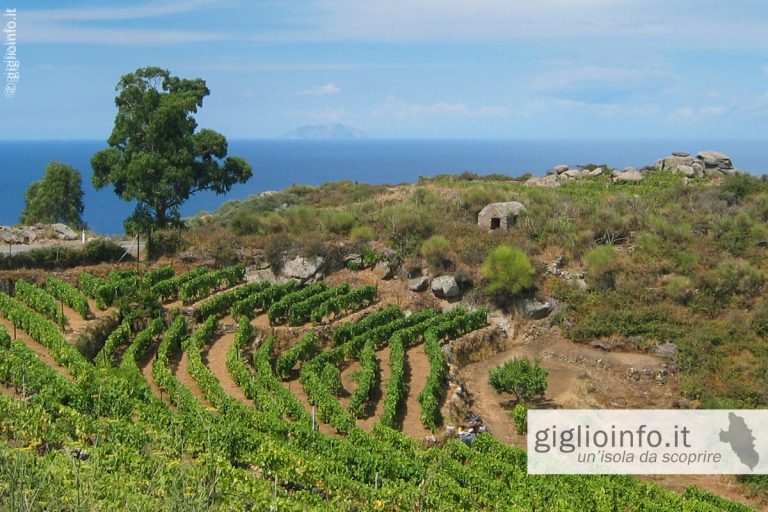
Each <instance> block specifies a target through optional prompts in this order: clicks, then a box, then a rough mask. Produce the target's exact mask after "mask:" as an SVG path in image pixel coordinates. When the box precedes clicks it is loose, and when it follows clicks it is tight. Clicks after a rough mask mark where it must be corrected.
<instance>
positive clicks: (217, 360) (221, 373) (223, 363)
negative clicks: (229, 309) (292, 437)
mask: <svg viewBox="0 0 768 512" xmlns="http://www.w3.org/2000/svg"><path fill="white" fill-rule="evenodd" d="M233 322H234V320H232V317H229V316H228V317H225V318H224V319H223V320H222V321H221V322H220V323H219V324H220V325H222V326H223V325H225V324H231V323H233ZM233 341H235V333H234V331H231V332H226V333H224V334H222V335H221V336H219V337H217V338H216V339H215V340H213V343H211V344H210V345H209V346H208V348H207V350H204V351H203V353H202V357H203V362H204V363H205V364H206V365H207V366H208V368H210V370H211V372H212V373H213V375H214V376H215V377H216V378H217V379H218V380H219V384H221V388H222V389H223V390H224V392H225V393H227V394H228V395H229V396H231V397H233V398H235V399H237V400H240V401H241V402H243V403H244V404H247V405H250V406H251V407H253V406H254V405H255V404H254V403H253V401H252V400H250V399H249V398H248V397H247V396H245V393H243V390H242V389H240V386H238V385H237V384H236V383H235V381H234V380H233V379H232V376H231V375H230V374H229V370H227V352H228V351H229V347H231V346H232V342H233Z"/></svg>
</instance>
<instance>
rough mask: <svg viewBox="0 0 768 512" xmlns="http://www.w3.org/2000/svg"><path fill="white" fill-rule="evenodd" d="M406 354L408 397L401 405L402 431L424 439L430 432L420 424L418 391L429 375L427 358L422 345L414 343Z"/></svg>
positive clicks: (419, 391)
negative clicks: (402, 405)
mask: <svg viewBox="0 0 768 512" xmlns="http://www.w3.org/2000/svg"><path fill="white" fill-rule="evenodd" d="M405 355H406V372H405V373H406V381H407V382H408V398H407V399H406V401H405V406H404V407H403V411H402V415H403V423H402V424H403V428H402V430H403V432H404V433H405V434H407V435H409V436H411V437H412V438H414V439H424V438H425V437H427V436H431V435H432V432H431V431H430V430H429V429H428V428H426V427H424V425H422V424H421V419H420V418H419V417H420V416H421V404H420V403H419V393H421V391H422V390H423V389H424V384H426V382H427V376H429V369H430V365H429V359H428V358H427V354H426V352H424V345H423V344H421V345H416V346H415V347H411V348H409V349H408V350H406V352H405Z"/></svg>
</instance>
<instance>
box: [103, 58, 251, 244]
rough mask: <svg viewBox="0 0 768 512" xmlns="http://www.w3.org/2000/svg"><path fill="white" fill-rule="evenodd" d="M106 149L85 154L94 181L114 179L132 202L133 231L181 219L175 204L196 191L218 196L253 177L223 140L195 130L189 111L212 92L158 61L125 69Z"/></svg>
mask: <svg viewBox="0 0 768 512" xmlns="http://www.w3.org/2000/svg"><path fill="white" fill-rule="evenodd" d="M116 91H117V97H116V98H115V105H117V116H116V117H115V125H114V128H113V130H112V134H111V135H110V136H109V139H108V140H107V142H108V144H109V147H108V148H107V149H104V150H102V151H99V152H98V153H96V154H95V155H94V156H93V158H92V159H91V166H92V167H93V171H94V174H93V185H94V187H96V188H97V189H101V188H103V187H106V186H107V185H113V187H114V190H115V193H116V194H117V195H118V196H120V197H121V198H122V199H124V200H126V201H136V202H137V204H136V208H135V210H134V212H133V214H132V215H131V217H129V218H128V219H126V221H125V227H126V230H127V231H129V232H136V231H142V230H150V231H151V230H152V229H153V228H165V227H170V226H173V225H178V224H179V223H180V213H179V208H180V206H181V205H182V204H183V203H184V202H185V201H186V200H187V199H189V197H190V196H191V195H192V194H194V193H196V192H199V191H202V190H212V191H214V192H215V193H217V194H223V193H226V192H227V191H229V190H230V189H231V188H232V186H233V185H235V184H236V183H243V182H245V181H247V180H248V179H249V178H250V177H251V174H252V173H251V166H250V165H249V164H248V163H247V162H246V161H245V160H244V159H243V158H240V157H234V156H227V150H228V148H227V139H226V138H225V137H224V136H223V135H221V134H220V133H218V132H215V131H213V130H209V129H200V130H198V131H196V130H197V122H196V121H195V117H194V114H196V113H197V109H198V108H200V107H202V105H203V98H205V97H206V96H208V95H209V94H210V91H209V90H208V88H207V87H206V85H205V81H204V80H202V79H200V78H195V79H191V80H190V79H184V78H179V77H176V76H172V75H171V74H170V73H169V72H168V71H167V70H164V69H161V68H158V67H147V68H142V69H138V70H136V71H135V72H133V73H128V74H126V75H123V77H122V78H121V79H120V82H119V83H118V84H117V87H116Z"/></svg>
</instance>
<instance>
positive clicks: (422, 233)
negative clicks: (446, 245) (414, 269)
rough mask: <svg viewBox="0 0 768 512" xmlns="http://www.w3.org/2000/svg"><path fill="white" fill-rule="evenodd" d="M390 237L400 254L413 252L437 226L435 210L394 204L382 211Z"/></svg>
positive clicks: (404, 254)
mask: <svg viewBox="0 0 768 512" xmlns="http://www.w3.org/2000/svg"><path fill="white" fill-rule="evenodd" d="M381 215H382V217H383V219H382V220H383V221H384V223H385V225H386V226H387V231H388V233H389V239H390V242H391V243H392V245H393V247H394V248H395V249H396V250H397V252H398V253H399V254H400V256H406V255H408V254H413V253H415V252H416V250H417V249H418V247H419V245H420V243H421V241H422V240H424V239H426V238H428V237H429V236H430V235H432V232H433V230H434V228H435V224H434V221H433V215H434V212H432V211H430V210H428V209H425V208H413V207H406V206H401V205H397V206H392V207H390V208H387V209H385V210H384V211H383V212H382V213H381Z"/></svg>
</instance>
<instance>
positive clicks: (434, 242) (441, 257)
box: [421, 235, 451, 270]
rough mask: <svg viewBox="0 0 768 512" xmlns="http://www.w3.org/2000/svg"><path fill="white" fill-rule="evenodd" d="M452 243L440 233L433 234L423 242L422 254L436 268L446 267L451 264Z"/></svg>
mask: <svg viewBox="0 0 768 512" xmlns="http://www.w3.org/2000/svg"><path fill="white" fill-rule="evenodd" d="M450 250H451V243H450V242H449V241H448V240H447V239H446V238H445V237H444V236H440V235H433V236H431V237H429V238H428V239H426V240H425V241H424V242H423V243H422V244H421V255H422V256H424V258H425V259H426V260H427V263H429V265H430V266H431V267H432V268H434V269H439V270H442V269H445V268H446V267H447V266H448V265H449V264H450V258H449V254H450Z"/></svg>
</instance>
